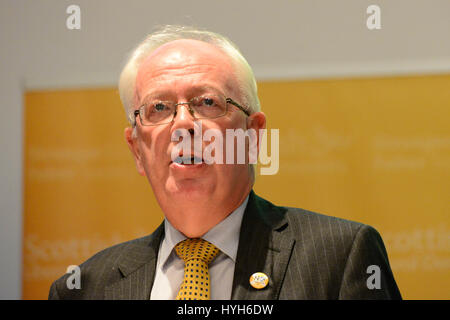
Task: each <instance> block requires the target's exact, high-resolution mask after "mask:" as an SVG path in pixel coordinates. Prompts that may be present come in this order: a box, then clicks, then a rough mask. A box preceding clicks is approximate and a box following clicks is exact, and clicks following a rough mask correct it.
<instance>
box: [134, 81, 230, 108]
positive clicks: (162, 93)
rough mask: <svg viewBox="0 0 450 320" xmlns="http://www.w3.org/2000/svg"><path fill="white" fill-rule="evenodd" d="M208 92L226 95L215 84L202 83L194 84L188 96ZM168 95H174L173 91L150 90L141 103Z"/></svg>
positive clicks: (188, 91) (191, 96)
mask: <svg viewBox="0 0 450 320" xmlns="http://www.w3.org/2000/svg"><path fill="white" fill-rule="evenodd" d="M207 92H208V93H211V92H212V93H215V94H220V95H223V96H225V94H224V93H223V92H222V91H220V90H219V89H217V88H215V87H213V86H209V85H202V86H193V87H191V88H189V89H188V90H187V97H189V98H193V97H196V96H198V95H201V94H204V93H207ZM168 96H173V91H170V90H164V91H159V92H158V91H155V92H150V93H148V94H146V95H145V96H144V98H143V99H142V100H141V101H140V104H143V103H145V102H147V101H148V100H149V99H151V98H154V99H163V97H168ZM158 97H159V98H158ZM167 100H169V101H171V100H170V99H167Z"/></svg>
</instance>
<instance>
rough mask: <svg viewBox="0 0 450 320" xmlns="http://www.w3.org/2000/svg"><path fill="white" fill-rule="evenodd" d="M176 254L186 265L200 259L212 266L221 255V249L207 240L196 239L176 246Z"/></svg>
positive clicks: (187, 240) (184, 241)
mask: <svg viewBox="0 0 450 320" xmlns="http://www.w3.org/2000/svg"><path fill="white" fill-rule="evenodd" d="M175 252H176V253H177V255H178V256H179V257H180V258H181V259H183V261H184V262H185V263H186V262H188V261H189V260H192V259H200V260H202V261H204V262H205V263H206V264H210V263H211V261H212V260H213V259H214V258H215V257H216V256H217V254H218V253H219V249H218V248H217V247H216V246H215V245H213V244H212V243H210V242H208V241H206V240H203V239H201V238H194V239H186V240H183V241H181V242H179V243H178V244H177V245H176V246H175Z"/></svg>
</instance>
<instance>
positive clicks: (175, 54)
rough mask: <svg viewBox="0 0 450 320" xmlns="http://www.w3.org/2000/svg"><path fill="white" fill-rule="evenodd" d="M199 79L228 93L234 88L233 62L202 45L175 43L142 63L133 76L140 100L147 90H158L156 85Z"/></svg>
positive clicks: (235, 84) (161, 48)
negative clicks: (221, 85) (223, 87)
mask: <svg viewBox="0 0 450 320" xmlns="http://www.w3.org/2000/svg"><path fill="white" fill-rule="evenodd" d="M202 79H203V80H205V81H212V82H217V84H220V83H221V84H223V85H225V86H226V87H227V88H228V89H233V87H237V80H236V79H237V78H236V72H235V67H234V63H233V61H232V59H231V58H230V57H229V56H228V55H227V54H225V53H224V52H223V51H222V50H221V49H219V48H217V47H216V46H214V45H212V44H209V43H206V42H203V41H199V40H190V39H182V40H174V41H171V42H169V43H166V44H164V45H162V46H161V47H159V48H157V49H156V50H154V51H153V52H152V53H151V54H150V55H149V56H147V57H146V58H144V59H143V61H142V62H141V65H140V67H139V70H138V73H137V76H136V91H137V93H138V95H140V96H141V95H145V92H147V91H148V90H150V89H151V90H157V89H158V88H155V84H158V85H163V84H169V85H170V84H172V83H174V82H176V81H177V82H178V83H179V82H183V81H186V82H188V81H192V80H194V82H195V81H201V80H202ZM194 84H195V83H192V85H194ZM156 87H158V86H156ZM144 91H145V92H144Z"/></svg>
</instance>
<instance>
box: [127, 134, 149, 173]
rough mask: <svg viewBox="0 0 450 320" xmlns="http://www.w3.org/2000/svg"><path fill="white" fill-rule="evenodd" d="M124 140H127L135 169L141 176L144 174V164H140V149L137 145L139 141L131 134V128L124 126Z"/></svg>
mask: <svg viewBox="0 0 450 320" xmlns="http://www.w3.org/2000/svg"><path fill="white" fill-rule="evenodd" d="M124 134H125V140H126V141H127V144H128V148H129V149H130V151H131V154H132V155H133V157H134V162H135V163H136V169H137V171H138V173H139V174H140V175H141V176H143V175H145V171H144V166H143V165H142V155H141V149H140V147H139V142H138V141H137V140H138V139H137V137H136V135H133V128H131V127H127V128H125V132H124Z"/></svg>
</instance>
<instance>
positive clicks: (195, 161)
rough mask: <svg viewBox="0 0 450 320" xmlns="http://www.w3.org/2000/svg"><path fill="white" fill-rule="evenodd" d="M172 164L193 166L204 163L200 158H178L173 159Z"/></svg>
mask: <svg viewBox="0 0 450 320" xmlns="http://www.w3.org/2000/svg"><path fill="white" fill-rule="evenodd" d="M172 162H174V163H178V164H181V165H193V164H202V163H203V162H204V161H203V158H202V157H197V156H178V157H176V158H175V159H173V161H172Z"/></svg>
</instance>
